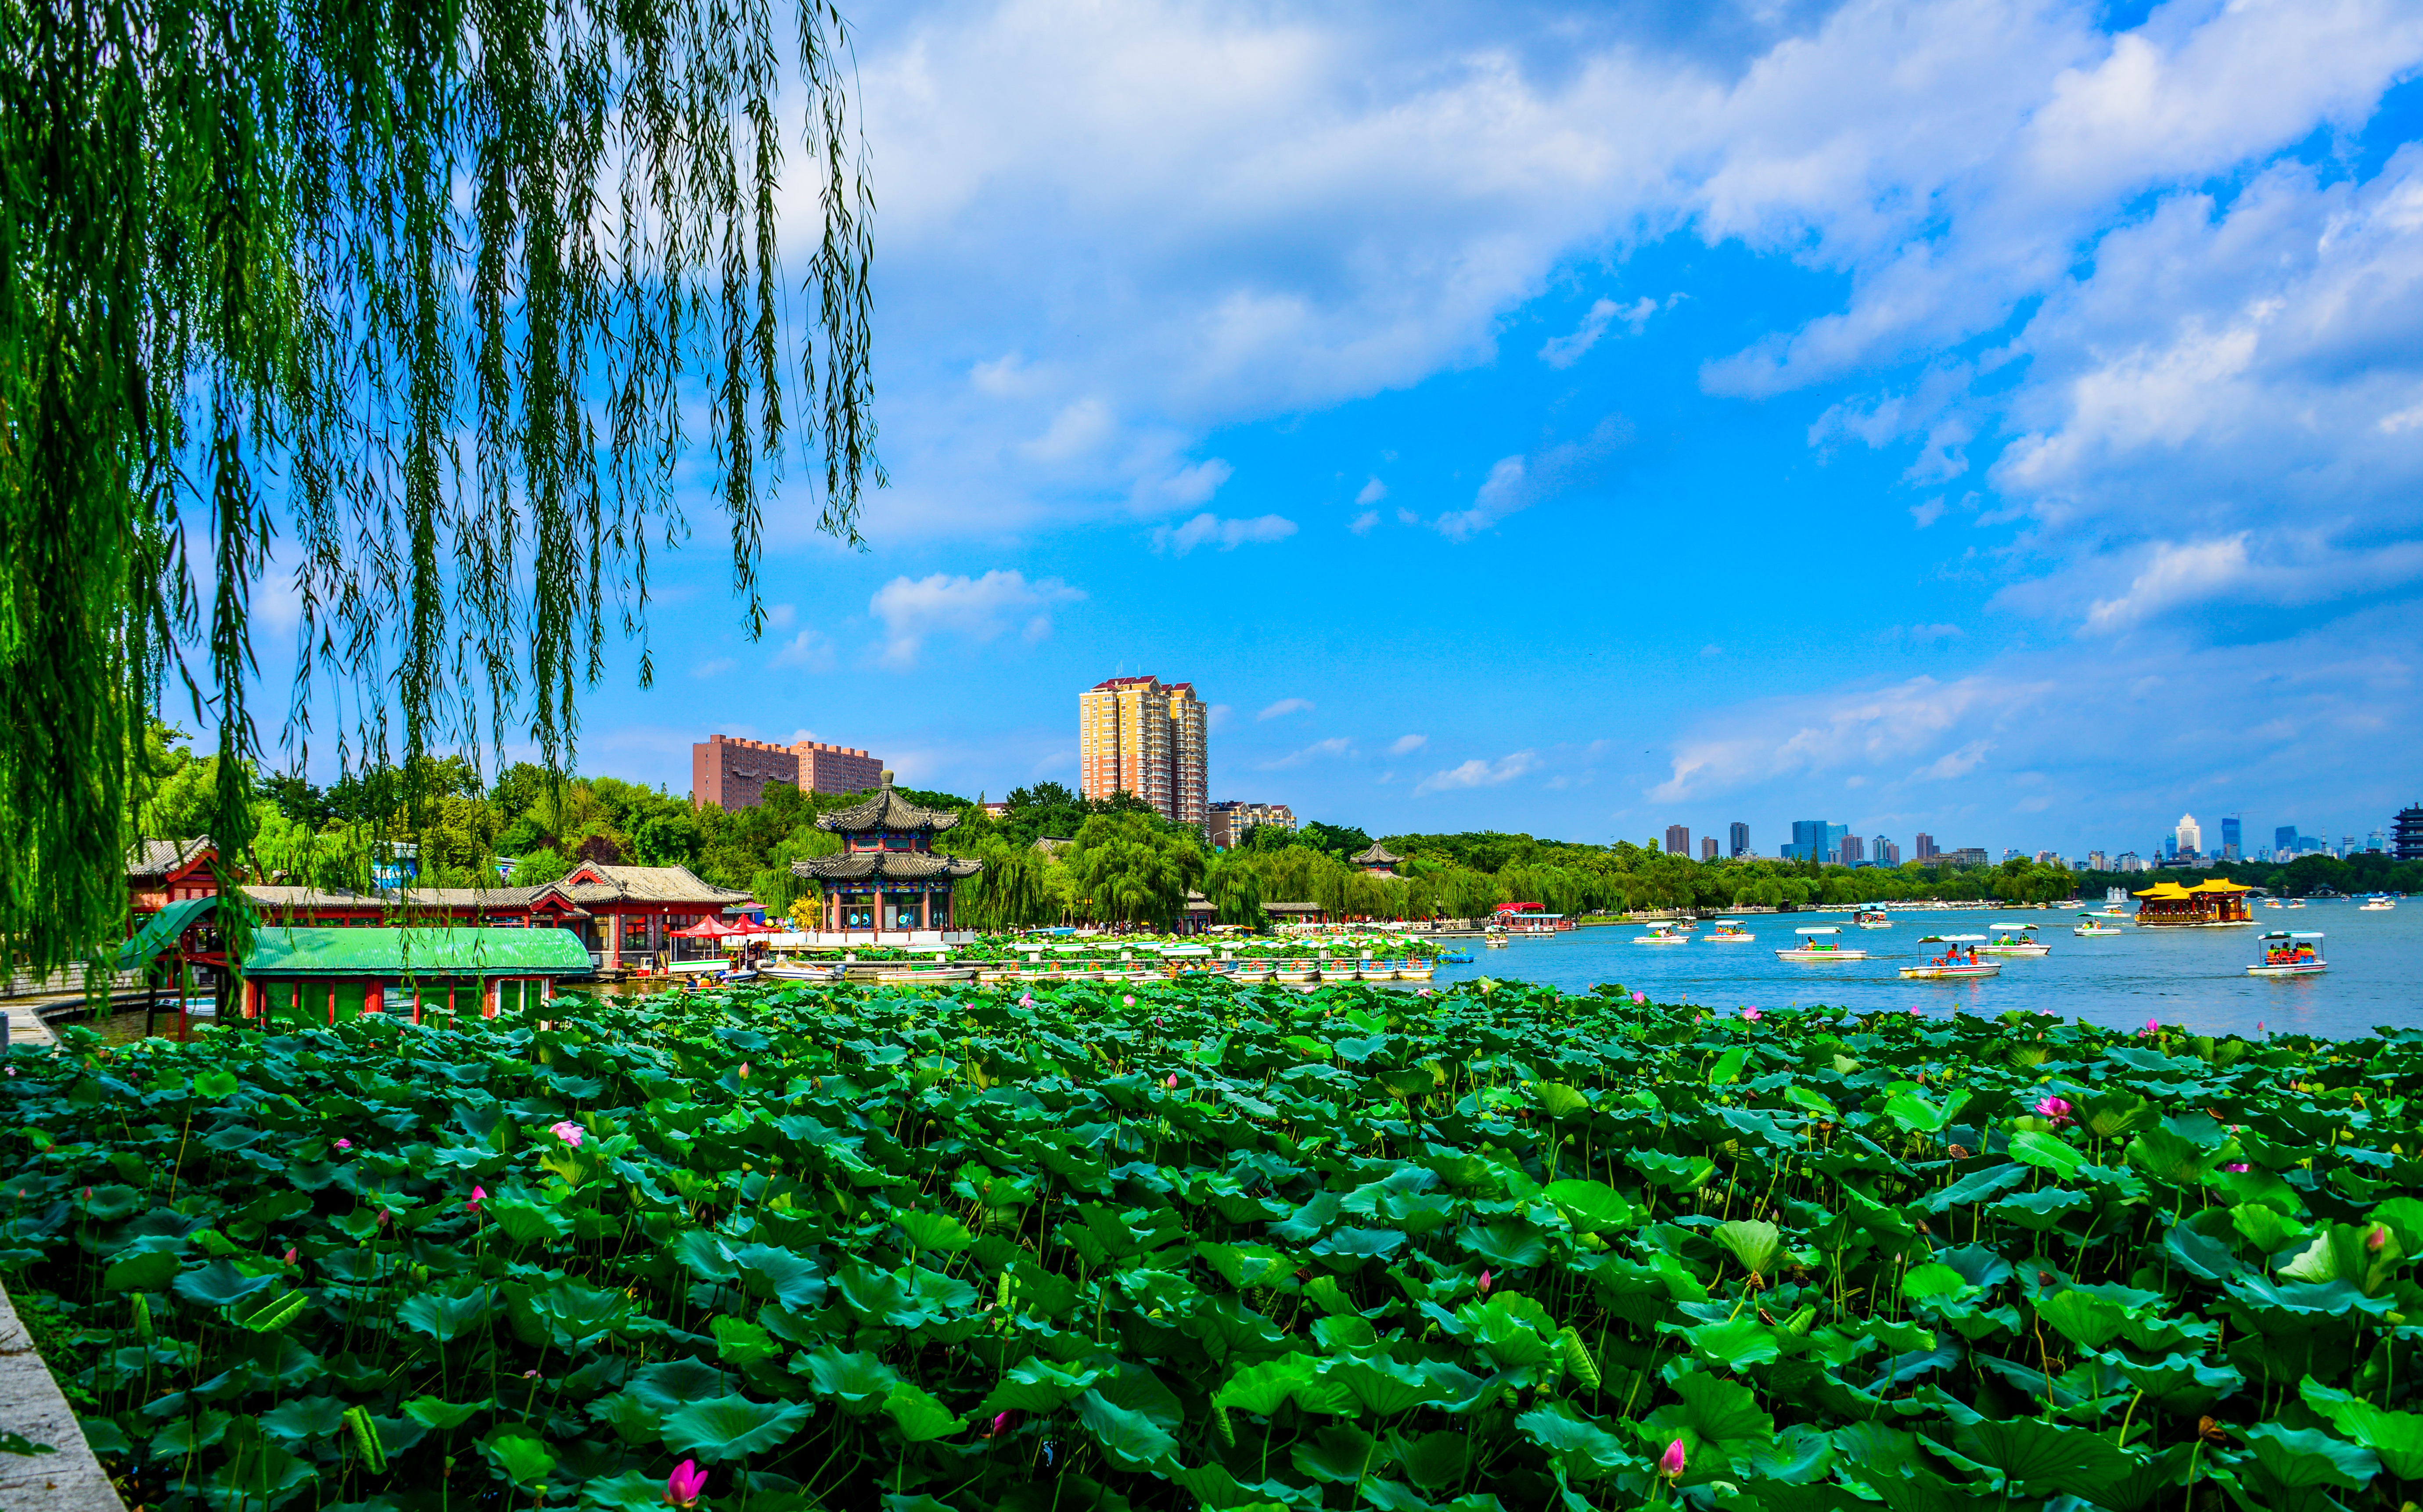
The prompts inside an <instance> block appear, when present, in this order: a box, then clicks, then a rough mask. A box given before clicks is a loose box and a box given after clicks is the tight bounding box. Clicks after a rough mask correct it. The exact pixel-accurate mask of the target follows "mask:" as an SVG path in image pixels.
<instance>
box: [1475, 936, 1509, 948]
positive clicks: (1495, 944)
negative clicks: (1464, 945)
mask: <svg viewBox="0 0 2423 1512" xmlns="http://www.w3.org/2000/svg"><path fill="white" fill-rule="evenodd" d="M1481 943H1482V944H1483V945H1486V946H1488V947H1489V948H1490V949H1491V950H1493V951H1502V950H1504V949H1505V948H1506V937H1505V936H1503V935H1492V936H1490V937H1488V938H1486V939H1484V940H1482V941H1481Z"/></svg>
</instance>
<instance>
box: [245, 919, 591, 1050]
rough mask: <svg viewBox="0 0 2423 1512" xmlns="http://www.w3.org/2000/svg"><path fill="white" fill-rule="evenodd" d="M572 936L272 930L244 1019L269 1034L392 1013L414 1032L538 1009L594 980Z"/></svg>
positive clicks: (258, 939) (248, 969)
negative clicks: (578, 979) (422, 1026)
mask: <svg viewBox="0 0 2423 1512" xmlns="http://www.w3.org/2000/svg"><path fill="white" fill-rule="evenodd" d="M593 969H594V966H593V964H592V963H591V961H590V959H589V952H588V949H587V948H586V947H585V946H583V945H582V944H581V941H580V937H579V936H578V935H575V934H574V933H572V932H571V931H570V930H568V929H479V928H462V927H439V928H430V929H388V928H376V927H368V928H366V927H361V926H353V927H345V928H322V927H317V926H299V925H298V926H292V927H290V926H286V925H280V924H268V925H264V926H263V927H262V928H261V931H260V932H259V933H258V934H256V935H255V936H254V937H253V940H252V953H251V954H250V955H249V956H248V957H246V959H245V963H244V1006H243V1009H242V1012H243V1015H244V1016H245V1017H246V1018H249V1019H252V1020H255V1021H256V1022H259V1023H261V1024H262V1025H263V1026H264V1027H270V1026H277V1025H280V1024H284V1025H295V1024H305V1023H309V1024H333V1023H335V1022H336V1021H337V1020H339V1019H340V1018H352V1017H356V1016H359V1015H362V1014H366V1013H367V1014H376V1013H387V1014H394V1015H396V1016H400V1017H408V1018H410V1019H411V1020H412V1021H413V1022H414V1023H424V1022H432V1021H441V1022H451V1020H452V1019H453V1018H454V1017H455V1016H457V1015H461V1014H474V1015H477V1016H481V1017H483V1018H494V1017H496V1016H498V1015H499V1014H500V1013H504V1014H514V1013H520V1012H523V1011H525V1010H527V1009H532V1008H536V1007H537V1006H538V1005H539V1004H541V1003H543V1002H546V1000H549V999H551V998H553V997H554V996H555V984H556V982H557V980H558V979H559V978H562V977H575V976H587V975H588V974H589V973H590V972H591V971H592V970H593Z"/></svg>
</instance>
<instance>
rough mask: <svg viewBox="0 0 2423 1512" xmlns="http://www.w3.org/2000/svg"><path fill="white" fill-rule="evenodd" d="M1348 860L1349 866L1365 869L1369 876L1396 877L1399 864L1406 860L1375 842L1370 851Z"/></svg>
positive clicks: (1361, 852) (1358, 853) (1360, 852)
mask: <svg viewBox="0 0 2423 1512" xmlns="http://www.w3.org/2000/svg"><path fill="white" fill-rule="evenodd" d="M1346 859H1347V862H1348V864H1349V865H1353V866H1359V867H1361V868H1363V872H1364V874H1365V875H1367V876H1395V875H1396V874H1397V863H1398V862H1399V861H1402V860H1403V859H1404V858H1403V857H1402V856H1399V855H1397V854H1396V853H1395V852H1393V851H1391V850H1389V849H1388V848H1387V847H1386V846H1385V845H1383V844H1381V843H1379V842H1378V841H1376V840H1375V841H1373V842H1372V843H1371V846H1370V849H1369V850H1363V851H1357V852H1356V853H1355V854H1354V855H1352V856H1350V857H1348V858H1346Z"/></svg>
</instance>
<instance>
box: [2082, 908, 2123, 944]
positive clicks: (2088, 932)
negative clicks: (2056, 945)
mask: <svg viewBox="0 0 2423 1512" xmlns="http://www.w3.org/2000/svg"><path fill="white" fill-rule="evenodd" d="M2070 933H2071V934H2073V935H2076V936H2078V937H2081V938H2084V939H2091V938H2093V937H2096V936H2098V935H2122V934H2126V933H2127V931H2126V930H2120V929H2114V928H2113V927H2112V926H2111V925H2110V924H2106V923H2098V922H2097V920H2096V916H2095V915H2094V914H2091V913H2083V914H2080V915H2079V916H2078V927H2077V928H2076V929H2073V930H2071V931H2070Z"/></svg>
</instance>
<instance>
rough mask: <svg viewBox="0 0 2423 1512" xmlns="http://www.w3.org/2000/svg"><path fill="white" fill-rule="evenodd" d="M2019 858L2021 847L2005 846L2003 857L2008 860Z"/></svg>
mask: <svg viewBox="0 0 2423 1512" xmlns="http://www.w3.org/2000/svg"><path fill="white" fill-rule="evenodd" d="M2003 859H2004V860H2006V861H2016V860H2018V859H2019V847H2018V846H2017V845H2005V846H2003Z"/></svg>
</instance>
